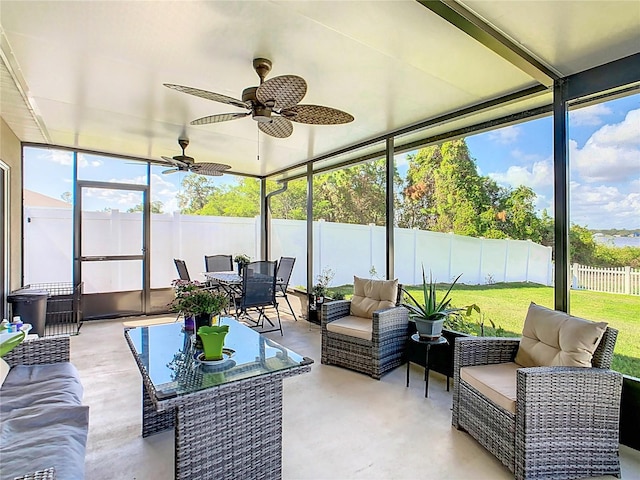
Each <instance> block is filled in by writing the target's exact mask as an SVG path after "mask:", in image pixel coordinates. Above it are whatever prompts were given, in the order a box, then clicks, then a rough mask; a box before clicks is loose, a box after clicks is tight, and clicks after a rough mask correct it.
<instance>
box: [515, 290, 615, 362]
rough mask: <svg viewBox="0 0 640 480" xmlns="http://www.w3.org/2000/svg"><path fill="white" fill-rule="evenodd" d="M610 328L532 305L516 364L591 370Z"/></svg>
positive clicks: (603, 324) (603, 323)
mask: <svg viewBox="0 0 640 480" xmlns="http://www.w3.org/2000/svg"><path fill="white" fill-rule="evenodd" d="M606 328H607V324H606V323H605V322H590V321H588V320H583V319H582V318H578V317H573V316H571V315H568V314H566V313H564V312H559V311H557V310H550V309H548V308H545V307H541V306H539V305H536V304H535V303H533V302H532V303H531V305H529V311H528V312H527V318H526V319H525V321H524V328H523V330H522V340H521V341H520V346H519V348H518V353H517V355H516V359H515V361H516V363H518V364H520V365H522V366H523V367H550V366H565V367H591V359H592V357H593V352H595V351H596V348H597V347H598V344H599V343H600V340H601V339H602V335H603V334H604V331H605V330H606Z"/></svg>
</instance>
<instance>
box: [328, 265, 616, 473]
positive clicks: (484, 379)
mask: <svg viewBox="0 0 640 480" xmlns="http://www.w3.org/2000/svg"><path fill="white" fill-rule="evenodd" d="M400 291H401V287H400V286H399V285H398V284H397V280H393V281H381V280H365V279H360V278H358V277H354V295H353V298H352V300H350V301H347V300H342V301H334V302H328V303H325V304H324V305H323V307H322V323H321V329H322V363H323V364H327V365H337V366H340V367H344V368H349V369H351V370H355V371H357V372H361V373H365V374H367V375H370V376H371V377H373V378H375V379H380V377H381V376H382V375H383V374H384V373H386V372H388V371H390V370H392V369H393V368H395V367H397V366H399V365H400V364H401V363H403V361H405V360H406V357H405V355H406V349H407V345H409V344H410V342H411V340H409V335H410V333H409V332H410V331H411V330H410V326H409V324H410V319H409V315H408V311H407V310H406V309H405V308H404V307H402V306H400V298H399V292H400ZM363 307H364V308H363ZM617 333H618V332H617V330H615V329H613V328H610V327H608V326H607V324H606V323H603V322H590V321H587V320H583V319H580V318H577V317H573V316H571V315H568V314H566V313H563V312H559V311H554V310H549V309H547V308H544V307H541V306H538V305H535V304H534V303H532V304H531V305H530V307H529V311H528V313H527V317H526V319H525V324H524V328H523V334H522V339H518V338H487V337H459V338H455V344H454V367H453V378H454V389H453V411H452V425H453V426H454V427H455V428H457V429H459V430H464V431H466V432H467V433H469V434H470V435H471V436H472V437H473V438H475V439H476V440H477V441H478V442H479V443H480V444H481V445H482V446H484V447H485V448H486V449H487V450H488V451H489V452H491V453H492V454H493V455H494V456H496V457H497V458H498V459H499V460H500V461H501V462H502V463H503V464H504V465H505V466H506V467H507V468H509V470H510V471H511V472H513V473H514V475H515V478H517V479H518V480H521V479H533V478H549V479H551V478H553V479H560V478H564V479H569V478H581V477H588V476H599V475H615V476H618V477H619V476H620V463H619V458H618V449H619V421H620V402H621V390H622V375H621V374H620V373H618V372H615V371H612V370H610V366H611V360H612V357H613V348H614V345H615V341H616V336H617ZM421 341H422V342H426V343H429V344H431V343H434V344H435V343H437V341H436V340H435V339H420V338H418V339H417V340H416V342H421ZM426 368H427V371H426V372H425V374H426V375H428V368H429V363H428V360H427V364H426ZM408 373H409V372H408V371H407V386H408V380H409V378H408ZM425 380H426V381H428V377H426V378H425ZM448 380H449V379H448V377H447V389H448V386H449V385H448ZM427 389H428V384H427V386H426V388H425V397H426V396H427V391H428V390H427Z"/></svg>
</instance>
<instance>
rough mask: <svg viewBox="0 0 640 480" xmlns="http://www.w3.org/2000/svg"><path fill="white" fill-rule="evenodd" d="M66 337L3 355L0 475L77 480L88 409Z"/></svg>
mask: <svg viewBox="0 0 640 480" xmlns="http://www.w3.org/2000/svg"><path fill="white" fill-rule="evenodd" d="M69 354H70V343H69V337H48V338H47V337H45V338H39V339H34V340H29V341H25V342H23V343H22V344H20V345H18V346H17V347H16V348H15V349H14V350H13V351H11V352H10V353H8V354H7V355H5V357H4V358H3V360H4V361H6V362H7V364H8V365H9V366H10V367H11V369H10V370H9V373H8V375H7V377H6V379H5V380H4V382H3V384H2V388H0V396H1V397H2V402H1V403H0V419H1V420H2V430H1V442H0V459H2V468H1V469H0V472H1V473H0V478H1V479H2V480H5V479H13V478H19V479H54V478H60V479H64V480H76V479H78V480H82V479H83V478H84V456H85V448H86V442H87V432H88V427H89V407H88V406H84V405H82V404H81V400H82V393H83V390H82V384H81V383H80V379H79V376H78V372H77V370H76V369H75V367H74V366H73V365H72V364H71V363H70V362H69Z"/></svg>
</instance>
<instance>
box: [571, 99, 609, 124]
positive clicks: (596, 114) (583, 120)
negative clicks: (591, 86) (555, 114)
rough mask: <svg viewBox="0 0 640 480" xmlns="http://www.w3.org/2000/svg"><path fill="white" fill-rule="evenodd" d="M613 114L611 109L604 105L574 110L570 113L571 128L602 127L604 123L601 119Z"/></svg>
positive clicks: (599, 104)
mask: <svg viewBox="0 0 640 480" xmlns="http://www.w3.org/2000/svg"><path fill="white" fill-rule="evenodd" d="M611 113H612V112H611V109H610V108H609V107H608V106H606V105H605V104H603V103H598V104H596V105H591V106H589V107H584V108H579V109H576V110H572V111H571V112H569V126H570V127H573V126H575V127H581V126H597V125H602V124H603V123H604V121H603V120H602V118H600V117H603V116H605V115H609V114H611Z"/></svg>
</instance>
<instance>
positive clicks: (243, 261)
mask: <svg viewBox="0 0 640 480" xmlns="http://www.w3.org/2000/svg"><path fill="white" fill-rule="evenodd" d="M233 261H234V262H236V263H237V264H238V275H240V276H242V270H243V269H244V266H245V265H247V264H248V263H250V262H251V257H249V256H248V255H245V254H244V253H241V254H239V255H236V256H235V257H233Z"/></svg>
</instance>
